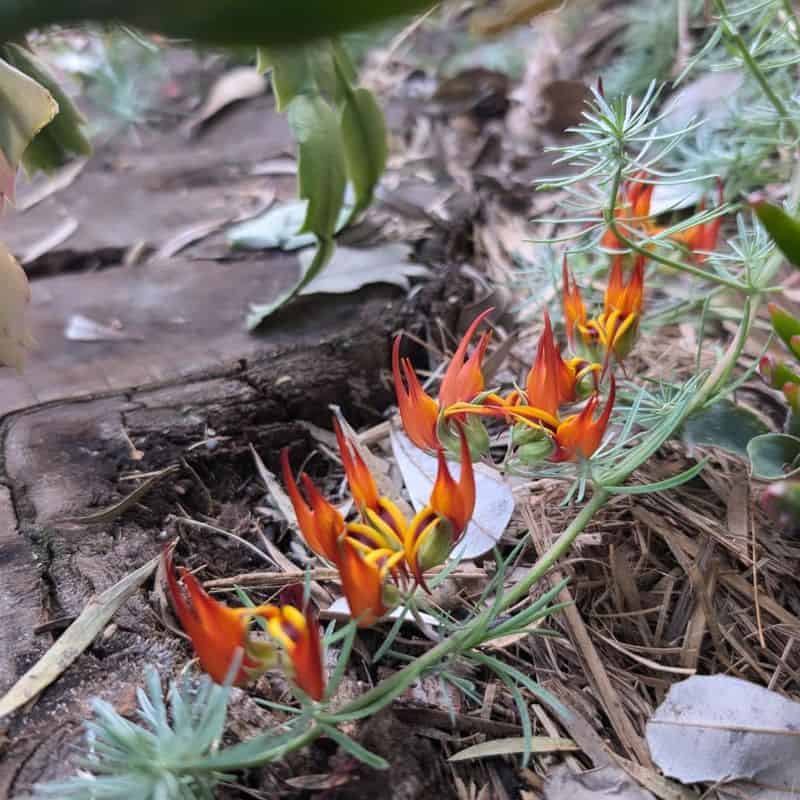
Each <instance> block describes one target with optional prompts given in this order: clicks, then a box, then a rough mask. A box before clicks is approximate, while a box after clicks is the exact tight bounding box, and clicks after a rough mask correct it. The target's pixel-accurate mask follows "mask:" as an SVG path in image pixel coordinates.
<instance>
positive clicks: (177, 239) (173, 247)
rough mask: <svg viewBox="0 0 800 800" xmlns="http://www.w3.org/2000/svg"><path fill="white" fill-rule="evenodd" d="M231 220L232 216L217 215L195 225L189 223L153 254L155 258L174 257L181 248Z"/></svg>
mask: <svg viewBox="0 0 800 800" xmlns="http://www.w3.org/2000/svg"><path fill="white" fill-rule="evenodd" d="M228 222H230V217H217V218H216V219H209V220H206V221H205V222H197V223H194V224H193V225H188V226H187V227H185V228H181V229H180V230H178V231H176V232H175V233H174V234H173V235H172V236H171V237H170V238H169V239H167V241H166V242H164V244H162V245H161V247H159V248H158V250H156V252H155V253H154V254H153V259H154V260H163V259H166V258H172V256H174V255H177V254H178V253H180V251H181V250H183V249H184V248H186V247H188V246H189V245H190V244H192V243H194V242H196V241H198V240H200V239H205V238H206V236H210V235H211V234H212V233H214V232H215V231H217V230H219V229H220V228H221V227H222V226H223V225H227V223H228Z"/></svg>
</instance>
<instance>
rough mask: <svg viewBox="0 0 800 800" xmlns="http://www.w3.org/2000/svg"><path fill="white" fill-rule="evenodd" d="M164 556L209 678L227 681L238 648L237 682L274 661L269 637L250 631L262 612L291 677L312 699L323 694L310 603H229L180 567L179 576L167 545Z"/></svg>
mask: <svg viewBox="0 0 800 800" xmlns="http://www.w3.org/2000/svg"><path fill="white" fill-rule="evenodd" d="M162 558H163V565H164V572H165V574H166V577H167V586H168V588H169V594H170V598H171V600H172V606H173V608H174V609H175V613H176V614H177V615H178V619H179V620H180V623H181V626H182V627H183V629H184V631H186V633H187V635H188V636H189V639H190V640H191V642H192V646H193V647H194V651H195V653H196V654H197V658H198V660H199V661H200V666H201V667H202V668H203V670H204V671H205V672H207V673H208V674H209V675H210V676H211V678H212V679H213V680H215V681H216V682H217V683H223V682H224V681H225V678H226V677H227V675H228V672H229V671H230V669H231V666H232V664H233V662H234V659H235V658H236V654H237V651H238V650H241V651H242V661H241V665H240V666H239V669H238V671H237V673H236V675H235V676H234V678H233V683H234V685H235V686H242V685H244V684H246V683H248V682H250V681H252V680H255V679H256V678H258V677H259V676H260V675H262V674H263V673H264V672H265V671H266V670H268V669H270V668H271V667H274V666H275V665H276V664H277V663H278V658H277V651H276V648H275V646H274V644H273V642H271V641H266V640H263V639H258V638H256V637H254V636H253V635H252V634H251V632H250V624H251V622H252V620H254V619H255V618H256V617H260V618H261V619H264V620H266V621H267V627H268V629H269V631H270V634H271V636H272V638H273V639H274V640H275V641H277V642H278V643H279V644H281V645H282V646H283V648H284V650H285V652H286V655H287V657H288V659H289V664H290V665H291V672H292V675H293V678H294V680H295V683H296V684H297V685H298V686H299V687H300V688H301V689H302V690H303V691H304V692H305V693H306V694H307V695H309V696H310V697H312V698H313V699H314V700H321V699H322V696H323V694H324V692H325V676H324V674H323V670H322V645H321V642H320V631H319V625H318V623H317V621H316V617H315V616H314V614H313V613H312V612H311V611H310V609H307V610H306V612H305V613H304V612H301V611H299V610H298V609H296V608H294V607H293V606H283V607H278V606H274V605H261V606H256V607H254V608H249V607H244V608H230V607H229V606H227V605H225V604H224V603H220V602H219V601H217V600H214V598H212V597H211V596H209V594H208V593H207V592H206V591H205V589H203V587H202V586H201V585H200V582H199V581H198V580H197V578H195V577H194V575H192V574H191V573H189V572H187V571H186V570H185V569H181V579H180V581H179V580H178V577H177V576H176V574H175V568H174V566H173V563H172V553H171V551H168V550H165V551H164V553H163V556H162Z"/></svg>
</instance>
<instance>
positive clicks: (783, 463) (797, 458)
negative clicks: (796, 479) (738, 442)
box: [747, 433, 800, 481]
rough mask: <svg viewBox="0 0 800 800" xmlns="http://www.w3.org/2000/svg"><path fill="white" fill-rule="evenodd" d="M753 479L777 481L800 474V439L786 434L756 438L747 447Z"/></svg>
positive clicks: (765, 435)
mask: <svg viewBox="0 0 800 800" xmlns="http://www.w3.org/2000/svg"><path fill="white" fill-rule="evenodd" d="M747 454H748V456H750V466H751V471H752V474H753V477H754V478H759V479H761V480H765V481H777V480H782V479H783V478H788V477H789V476H790V475H794V474H796V473H797V472H800V439H798V438H797V437H796V436H789V434H787V433H766V434H764V435H763V436H756V437H755V438H754V439H753V440H752V441H751V442H750V443H749V444H748V446H747Z"/></svg>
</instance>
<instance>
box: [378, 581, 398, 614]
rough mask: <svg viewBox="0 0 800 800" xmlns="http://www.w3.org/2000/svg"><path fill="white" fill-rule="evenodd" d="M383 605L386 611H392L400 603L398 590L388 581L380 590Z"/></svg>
mask: <svg viewBox="0 0 800 800" xmlns="http://www.w3.org/2000/svg"><path fill="white" fill-rule="evenodd" d="M382 599H383V604H384V605H385V606H386V608H388V609H390V610H391V609H393V608H394V607H395V606H396V605H397V604H398V603H399V602H400V590H399V589H398V588H397V587H396V586H395V585H394V584H393V583H390V582H389V581H386V583H384V584H383V590H382Z"/></svg>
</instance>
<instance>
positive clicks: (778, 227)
mask: <svg viewBox="0 0 800 800" xmlns="http://www.w3.org/2000/svg"><path fill="white" fill-rule="evenodd" d="M755 211H756V214H757V215H758V218H759V220H760V221H761V224H762V225H763V226H764V227H765V228H766V229H767V233H769V235H770V236H771V237H772V239H773V240H774V241H775V244H776V245H778V247H779V249H780V251H781V252H782V253H783V254H784V255H785V256H786V258H788V259H789V261H791V262H792V264H794V265H795V266H796V267H800V222H798V221H797V220H796V219H793V218H792V217H790V216H789V215H788V214H787V213H786V212H785V211H784V210H783V209H782V208H780V207H779V206H774V205H772V204H771V203H767V202H761V203H756V205H755Z"/></svg>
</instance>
